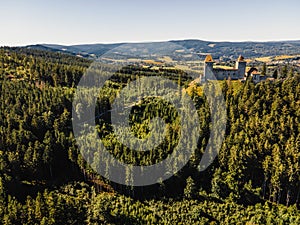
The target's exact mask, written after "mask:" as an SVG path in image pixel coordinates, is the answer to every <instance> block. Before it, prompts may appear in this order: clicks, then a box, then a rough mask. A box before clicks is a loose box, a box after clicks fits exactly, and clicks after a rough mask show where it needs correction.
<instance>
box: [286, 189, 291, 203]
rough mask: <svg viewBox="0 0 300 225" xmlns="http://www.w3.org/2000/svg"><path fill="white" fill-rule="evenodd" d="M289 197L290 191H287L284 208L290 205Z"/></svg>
mask: <svg viewBox="0 0 300 225" xmlns="http://www.w3.org/2000/svg"><path fill="white" fill-rule="evenodd" d="M290 196H291V191H290V189H288V191H287V193H286V206H287V207H288V206H289V203H290Z"/></svg>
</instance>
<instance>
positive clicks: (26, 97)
mask: <svg viewBox="0 0 300 225" xmlns="http://www.w3.org/2000/svg"><path fill="white" fill-rule="evenodd" d="M90 64H91V61H89V60H87V59H83V58H79V57H73V56H70V55H67V54H62V53H56V52H50V51H42V50H33V49H25V48H0V90H1V95H0V104H1V105H0V221H2V222H1V223H3V224H176V223H178V224H294V225H296V224H300V211H299V207H300V206H299V204H300V166H299V159H300V123H299V120H300V107H299V105H300V75H299V74H296V73H294V74H291V75H290V76H288V78H286V79H281V80H275V81H274V82H269V81H268V82H262V83H259V84H257V85H255V84H254V83H253V82H252V81H251V79H249V80H247V82H245V83H238V84H237V83H233V82H232V81H222V82H221V85H222V91H223V95H224V96H225V101H226V107H227V127H226V137H225V140H224V142H223V145H222V147H221V150H220V152H219V155H218V157H217V158H216V159H215V161H214V163H213V164H212V165H211V166H210V167H209V168H208V169H207V170H205V171H204V172H200V171H199V167H198V165H199V161H200V159H201V156H202V154H203V152H204V149H205V147H206V145H207V141H208V138H209V131H210V111H209V108H208V107H207V101H206V97H205V96H203V95H199V92H198V90H199V89H201V87H195V89H192V90H191V91H190V95H191V98H192V99H193V101H194V103H195V106H196V108H197V111H198V115H199V118H200V121H201V133H200V134H199V140H198V146H197V149H196V152H195V156H194V157H193V158H192V159H191V160H190V161H189V163H188V164H187V165H186V166H185V167H184V168H183V169H181V170H180V171H179V172H178V173H177V174H175V175H174V176H173V177H172V178H170V179H168V180H166V181H164V182H160V183H158V184H156V185H151V186H146V187H128V186H124V185H119V184H116V183H113V182H110V181H109V180H107V179H105V178H103V177H100V176H99V175H97V174H96V173H95V172H94V171H93V170H92V169H91V167H90V166H89V165H87V163H86V162H85V160H84V159H83V157H82V156H81V155H80V154H79V151H78V148H77V145H76V140H75V138H74V134H73V130H72V121H71V119H72V100H73V96H74V92H75V89H76V86H77V84H78V82H79V80H80V78H81V76H82V75H83V74H84V72H85V71H86V69H87V68H88V67H89V65H90ZM153 75H155V76H162V77H165V78H170V79H171V80H173V81H175V82H176V84H177V85H179V86H182V87H188V85H189V83H190V82H191V80H190V78H189V77H188V76H187V75H186V74H184V73H182V72H181V71H178V70H157V71H153V70H150V69H142V68H138V67H128V68H124V69H123V70H121V71H119V72H118V73H116V74H115V76H114V77H112V79H110V80H109V81H108V82H107V84H106V86H105V88H104V89H103V91H101V92H100V93H99V101H98V107H97V109H96V113H98V114H97V115H101V116H98V117H96V118H97V120H96V123H97V126H98V128H99V129H98V133H99V136H100V137H101V138H102V139H103V140H104V142H105V143H106V147H107V148H108V149H109V150H110V151H111V153H112V154H114V155H115V156H116V157H117V158H119V159H120V160H122V161H124V162H127V163H132V164H142V165H147V164H150V163H155V162H158V161H160V160H162V159H163V158H165V157H166V155H167V154H168V153H170V152H172V151H173V148H174V146H176V144H177V138H178V130H179V129H180V126H179V124H178V118H177V117H178V115H177V113H176V110H175V109H174V108H173V107H172V106H171V105H170V104H168V103H166V102H164V101H161V100H160V99H159V98H154V99H143V101H141V102H140V103H139V104H138V105H137V106H135V107H134V108H133V110H132V112H134V113H132V115H131V117H130V124H131V126H132V130H133V131H134V132H135V134H136V135H137V136H140V137H145V136H146V135H147V134H148V132H149V129H148V125H149V122H150V120H151V119H152V118H153V117H155V116H160V117H164V118H165V120H166V121H167V124H168V128H169V130H168V133H167V135H168V136H167V138H166V140H165V142H164V143H163V144H161V145H160V146H159V147H158V148H156V149H155V151H153V152H152V153H150V154H133V153H132V151H130V149H127V148H126V147H124V146H123V145H122V144H121V143H119V142H118V141H117V140H116V138H115V136H114V135H113V131H112V128H111V125H110V120H109V118H108V116H107V115H103V113H102V112H103V111H107V110H108V109H109V108H110V106H111V104H112V103H113V101H114V98H115V96H116V93H117V92H118V91H120V90H121V89H122V88H124V87H125V86H126V84H127V83H128V82H131V81H133V80H135V79H137V77H140V76H153ZM196 88H197V89H196ZM100 106H101V107H100ZM78 108H79V107H78Z"/></svg>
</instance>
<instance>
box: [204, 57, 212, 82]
mask: <svg viewBox="0 0 300 225" xmlns="http://www.w3.org/2000/svg"><path fill="white" fill-rule="evenodd" d="M213 65H214V60H213V58H212V56H211V55H207V56H206V58H205V61H204V78H205V79H213V75H214V70H213Z"/></svg>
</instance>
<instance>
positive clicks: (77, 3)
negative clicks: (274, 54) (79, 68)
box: [0, 0, 300, 46]
mask: <svg viewBox="0 0 300 225" xmlns="http://www.w3.org/2000/svg"><path fill="white" fill-rule="evenodd" d="M0 9H1V11H0V29H1V32H0V46H3V45H27V44H36V43H57V44H69V45H70V44H80V43H112V42H140V41H161V40H175V39H203V40H214V41H221V40H228V41H244V40H251V41H256V40H259V41H266V40H295V39H300V24H299V23H300V13H299V9H300V1H299V0H285V1H282V0H281V1H277V0H273V1H272V0H261V1H259V0H247V1H244V0H239V1H236V0H220V1H218V0H207V1H202V0H185V1H182V0H181V1H179V0H160V1H158V0H147V1H144V0H127V1H126V0H107V1H102V0H72V1H71V0H70V1H68V0H60V1H58V0H24V1H23V0H11V1H9V0H5V1H4V0H1V4H0Z"/></svg>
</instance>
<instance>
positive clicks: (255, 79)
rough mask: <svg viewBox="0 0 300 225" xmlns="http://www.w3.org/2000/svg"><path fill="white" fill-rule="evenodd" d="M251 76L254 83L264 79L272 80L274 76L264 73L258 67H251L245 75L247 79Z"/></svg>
mask: <svg viewBox="0 0 300 225" xmlns="http://www.w3.org/2000/svg"><path fill="white" fill-rule="evenodd" d="M249 77H252V81H253V82H254V83H259V82H262V81H266V80H272V78H270V77H268V76H265V75H262V74H261V73H260V72H259V71H258V69H256V68H255V67H251V68H250V69H249V71H248V72H247V76H246V77H245V80H246V79H247V78H249Z"/></svg>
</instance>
